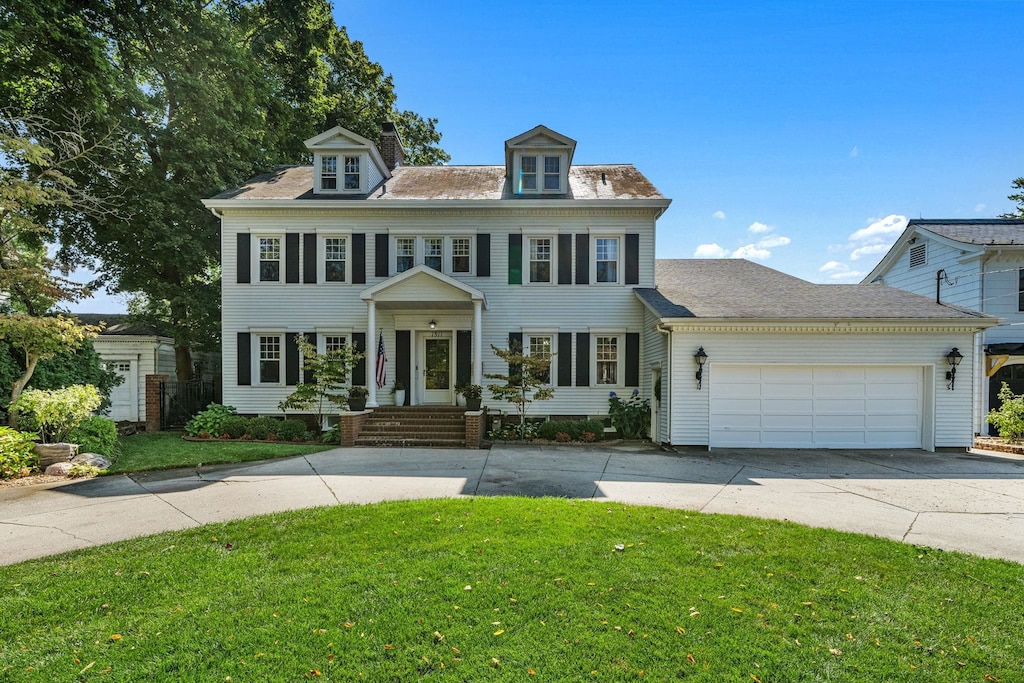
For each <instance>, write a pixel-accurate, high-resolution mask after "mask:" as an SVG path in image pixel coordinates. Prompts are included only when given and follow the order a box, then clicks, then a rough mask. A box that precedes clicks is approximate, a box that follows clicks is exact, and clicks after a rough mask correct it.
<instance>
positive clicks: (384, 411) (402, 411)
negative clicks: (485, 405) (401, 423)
mask: <svg viewBox="0 0 1024 683" xmlns="http://www.w3.org/2000/svg"><path fill="white" fill-rule="evenodd" d="M465 413H466V409H465V408H418V407H417V408H392V407H388V406H384V407H381V408H374V409H373V415H372V416H373V417H376V416H378V415H387V416H389V417H390V416H395V415H400V416H402V417H410V418H411V417H426V416H444V417H462V416H463V415H465Z"/></svg>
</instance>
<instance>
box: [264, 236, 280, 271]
mask: <svg viewBox="0 0 1024 683" xmlns="http://www.w3.org/2000/svg"><path fill="white" fill-rule="evenodd" d="M259 271H260V282H280V281H281V238H280V237H261V238H260V268H259Z"/></svg>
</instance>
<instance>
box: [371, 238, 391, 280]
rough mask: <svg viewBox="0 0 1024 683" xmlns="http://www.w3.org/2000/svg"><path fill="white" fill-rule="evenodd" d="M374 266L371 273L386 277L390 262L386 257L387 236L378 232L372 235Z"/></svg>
mask: <svg viewBox="0 0 1024 683" xmlns="http://www.w3.org/2000/svg"><path fill="white" fill-rule="evenodd" d="M373 249H374V252H376V253H375V254H374V260H373V263H374V267H373V274H374V275H375V276H377V277H387V276H388V273H389V272H391V264H390V260H391V259H389V258H388V236H387V234H383V235H381V234H378V235H374V237H373Z"/></svg>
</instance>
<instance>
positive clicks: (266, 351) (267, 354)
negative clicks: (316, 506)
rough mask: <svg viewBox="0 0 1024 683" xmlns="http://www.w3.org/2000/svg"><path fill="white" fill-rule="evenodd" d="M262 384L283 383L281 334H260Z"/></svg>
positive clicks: (260, 374) (260, 373)
mask: <svg viewBox="0 0 1024 683" xmlns="http://www.w3.org/2000/svg"><path fill="white" fill-rule="evenodd" d="M259 340H260V352H259V357H258V358H259V378H260V384H280V383H281V335H278V334H273V335H262V334H261V335H260V336H259Z"/></svg>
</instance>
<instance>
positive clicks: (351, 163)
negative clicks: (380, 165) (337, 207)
mask: <svg viewBox="0 0 1024 683" xmlns="http://www.w3.org/2000/svg"><path fill="white" fill-rule="evenodd" d="M360 187H361V184H360V174H359V157H350V156H346V157H345V190H346V191H348V192H351V191H353V190H355V191H358V190H359V188H360Z"/></svg>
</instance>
